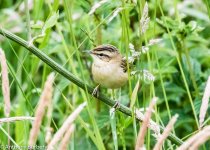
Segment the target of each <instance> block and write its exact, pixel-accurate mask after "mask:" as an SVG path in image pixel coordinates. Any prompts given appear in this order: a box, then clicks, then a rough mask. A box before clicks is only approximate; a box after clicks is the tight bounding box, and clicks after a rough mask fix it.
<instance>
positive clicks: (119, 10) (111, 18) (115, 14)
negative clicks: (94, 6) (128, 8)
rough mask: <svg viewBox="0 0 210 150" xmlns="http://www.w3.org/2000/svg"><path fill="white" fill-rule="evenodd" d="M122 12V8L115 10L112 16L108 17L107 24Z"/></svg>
mask: <svg viewBox="0 0 210 150" xmlns="http://www.w3.org/2000/svg"><path fill="white" fill-rule="evenodd" d="M122 10H123V8H121V7H119V8H117V9H116V10H115V11H114V12H113V14H112V15H111V16H110V17H109V19H108V21H107V23H110V22H111V21H112V20H113V19H114V18H115V17H116V16H117V15H118V14H119V12H121V11H122Z"/></svg>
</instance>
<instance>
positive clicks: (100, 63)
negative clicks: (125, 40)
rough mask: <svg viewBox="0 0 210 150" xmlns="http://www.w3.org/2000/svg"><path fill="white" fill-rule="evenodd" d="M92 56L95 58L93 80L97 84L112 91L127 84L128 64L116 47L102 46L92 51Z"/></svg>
mask: <svg viewBox="0 0 210 150" xmlns="http://www.w3.org/2000/svg"><path fill="white" fill-rule="evenodd" d="M90 55H91V56H92V57H93V64H92V75H93V80H94V81H95V82H96V83H97V84H99V85H100V86H103V87H106V88H110V89H117V88H120V87H122V86H123V85H125V84H126V82H127V81H128V73H127V63H126V60H125V59H123V57H122V55H121V54H120V53H119V51H118V49H117V48H116V47H114V46H112V45H108V44H107V45H100V46H97V47H96V48H94V49H93V50H91V51H90ZM97 88H98V86H97ZM97 88H96V90H97Z"/></svg>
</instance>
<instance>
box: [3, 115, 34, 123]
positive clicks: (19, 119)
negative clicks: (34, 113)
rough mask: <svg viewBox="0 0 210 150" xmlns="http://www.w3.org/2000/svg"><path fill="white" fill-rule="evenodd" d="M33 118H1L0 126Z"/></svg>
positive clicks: (32, 118)
mask: <svg viewBox="0 0 210 150" xmlns="http://www.w3.org/2000/svg"><path fill="white" fill-rule="evenodd" d="M34 119H35V118H34V117H26V116H18V117H9V118H1V119H0V124H1V123H5V122H14V121H25V120H32V121H33V120H34Z"/></svg>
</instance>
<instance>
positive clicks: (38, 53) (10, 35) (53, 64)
mask: <svg viewBox="0 0 210 150" xmlns="http://www.w3.org/2000/svg"><path fill="white" fill-rule="evenodd" d="M0 34H1V35H3V36H5V37H7V38H9V39H10V40H12V41H14V42H16V43H18V44H20V45H22V46H23V47H25V48H26V49H27V50H29V51H30V52H31V53H33V54H34V55H36V56H37V57H38V58H39V59H41V60H42V61H43V62H44V63H46V64H47V65H48V66H50V67H51V68H52V69H53V70H55V71H57V72H58V73H59V74H61V75H62V76H63V77H65V78H66V79H68V80H69V81H71V82H73V83H74V84H76V85H77V86H78V87H80V88H82V89H83V90H86V88H87V91H88V93H89V94H92V92H93V90H94V88H93V87H91V86H89V85H87V84H86V83H84V82H83V81H81V80H80V79H78V78H77V77H75V76H74V75H73V74H72V73H71V72H69V71H67V70H66V69H65V68H63V67H62V66H61V65H59V64H58V63H56V62H55V61H54V60H53V59H51V58H50V57H49V56H47V55H46V54H45V53H43V52H42V51H41V50H39V49H38V48H37V47H35V46H34V45H30V44H29V43H28V42H27V41H25V40H24V39H22V38H20V37H18V36H16V35H15V34H13V33H11V32H9V31H7V30H5V29H3V28H0ZM96 98H98V99H99V100H100V101H102V102H104V103H105V104H107V105H109V106H111V107H112V106H114V104H115V103H116V101H114V100H111V99H109V98H108V97H106V96H105V95H104V94H102V93H99V95H98V97H96ZM118 110H119V111H121V112H122V113H124V114H126V115H128V116H132V111H131V109H129V108H128V107H126V106H124V105H122V104H120V103H119V108H118ZM135 118H136V119H137V120H139V121H142V120H140V119H139V118H138V117H137V116H135ZM160 130H161V131H163V130H164V128H163V127H162V126H160ZM169 139H170V140H171V141H172V142H174V143H175V144H177V145H181V144H182V143H183V141H182V140H181V139H179V138H178V137H177V136H175V135H173V134H170V135H169Z"/></svg>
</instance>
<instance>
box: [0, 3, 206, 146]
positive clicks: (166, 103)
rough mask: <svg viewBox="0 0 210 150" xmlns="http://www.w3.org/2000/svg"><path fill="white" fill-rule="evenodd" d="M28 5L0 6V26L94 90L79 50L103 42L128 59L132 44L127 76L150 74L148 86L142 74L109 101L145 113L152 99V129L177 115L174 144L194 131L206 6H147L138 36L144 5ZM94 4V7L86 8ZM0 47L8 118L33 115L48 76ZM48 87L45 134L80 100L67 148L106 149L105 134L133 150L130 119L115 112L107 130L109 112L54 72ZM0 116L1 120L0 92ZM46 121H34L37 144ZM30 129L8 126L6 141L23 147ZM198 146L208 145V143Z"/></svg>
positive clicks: (32, 61) (7, 45) (16, 51)
mask: <svg viewBox="0 0 210 150" xmlns="http://www.w3.org/2000/svg"><path fill="white" fill-rule="evenodd" d="M25 2H27V0H26V1H25ZM28 3H29V5H28V9H27V8H25V5H24V1H22V0H0V27H1V28H4V29H7V30H8V31H10V32H12V33H15V34H16V35H18V36H20V37H21V38H23V39H25V40H27V41H31V40H32V39H33V44H34V45H35V46H36V47H38V48H39V49H41V50H42V51H43V52H44V53H45V54H47V55H48V56H50V57H51V58H52V59H53V60H55V61H56V62H58V63H59V64H60V65H62V66H64V67H65V68H66V69H68V70H69V71H70V72H72V73H73V74H74V75H75V76H76V77H78V78H80V79H81V80H82V81H83V82H84V83H87V84H88V85H91V86H96V85H95V84H94V82H93V80H92V77H91V72H90V67H91V62H92V60H91V58H90V57H89V56H87V55H85V54H83V52H82V51H84V50H90V49H92V48H93V47H95V46H96V45H100V44H107V43H108V44H112V45H115V46H116V47H118V48H119V50H120V52H121V53H122V55H124V56H126V57H129V56H131V55H132V54H133V52H132V50H131V49H130V47H129V44H130V45H131V44H133V45H134V47H135V50H136V51H137V52H142V50H143V49H145V48H146V49H147V52H146V53H143V52H142V53H141V55H140V56H139V59H138V60H137V62H136V63H135V67H134V68H133V71H135V70H143V69H145V70H148V71H149V72H150V73H152V74H153V75H154V76H155V80H154V82H153V81H150V80H149V79H146V78H142V74H139V75H135V76H131V77H130V79H129V83H128V85H127V86H124V87H123V88H121V89H118V90H116V92H115V94H116V96H115V97H117V99H118V100H120V102H121V103H123V104H124V105H126V106H129V104H130V101H133V102H135V105H134V106H133V108H134V107H135V108H146V107H147V106H148V104H149V102H150V100H151V99H152V97H154V96H157V97H158V98H159V99H158V102H157V105H156V108H155V112H154V114H153V117H152V118H153V120H154V121H155V122H156V123H158V124H160V125H162V126H165V125H166V124H167V122H168V121H169V119H170V118H171V117H172V116H173V115H174V114H178V115H179V118H178V120H177V122H176V124H175V126H174V130H173V133H174V134H175V135H176V136H177V137H178V138H180V139H183V140H185V139H186V138H187V137H188V136H190V135H192V134H193V133H194V132H196V131H197V130H198V120H199V119H198V116H199V111H200V106H201V100H202V97H203V92H204V89H205V85H206V81H207V79H208V76H209V75H210V42H209V41H210V20H209V16H210V6H209V1H208V0H203V1H202V0H194V1H191V0H184V1H180V0H173V1H166V0H165V1H164V0H150V1H148V2H147V3H148V12H149V13H148V17H149V18H150V21H149V23H148V29H147V30H146V29H145V30H146V32H142V30H143V29H142V28H143V27H142V24H141V23H140V20H141V18H142V14H143V8H144V6H145V1H141V0H121V1H120V0H107V1H105V2H104V3H103V4H102V3H100V2H99V1H95V0H74V1H73V0H63V1H59V0H46V1H44V0H28ZM96 4H98V5H99V7H98V8H97V9H95V10H94V9H93V6H95V5H96ZM91 11H92V12H91ZM157 38H158V39H160V40H159V42H158V43H156V44H154V45H151V46H150V42H149V41H151V39H157ZM0 47H1V48H2V49H3V50H4V52H5V55H6V58H7V64H8V66H9V81H10V95H11V96H10V98H11V114H10V116H34V112H35V109H36V106H37V104H38V100H39V97H40V94H41V92H42V89H43V86H44V83H45V81H46V78H47V76H48V75H49V73H50V72H53V70H52V69H51V68H50V67H48V66H47V65H46V64H45V63H43V62H42V61H41V60H40V59H38V58H37V57H35V56H34V55H33V54H31V53H30V52H28V51H27V50H26V49H25V48H23V47H22V46H20V45H19V44H17V43H15V42H12V41H11V40H8V39H7V38H6V37H4V36H0ZM138 82H139V83H140V84H139V85H138V84H137V83H138ZM135 87H137V89H138V93H137V96H136V95H135V93H136V92H137V91H136V90H134V89H135ZM54 88H55V89H54V93H53V100H52V101H53V113H52V121H51V127H52V128H53V133H55V132H56V131H57V130H58V129H59V128H60V127H61V125H62V124H63V122H64V121H65V119H66V118H67V117H68V115H69V114H70V113H71V112H72V111H73V110H74V109H75V108H77V106H78V105H79V104H80V103H82V102H85V101H88V106H87V108H86V109H84V110H83V111H82V113H81V114H80V118H79V119H77V120H76V122H75V123H76V129H75V131H74V134H73V136H72V137H71V140H70V143H69V144H70V146H69V148H71V149H91V150H92V149H99V148H101V147H103V146H102V145H104V147H105V148H106V149H114V142H113V138H112V134H113V132H116V133H117V137H118V147H119V149H123V148H124V149H125V148H126V149H134V147H135V141H136V136H137V134H138V130H139V128H140V127H141V125H140V124H139V123H138V122H135V121H134V120H133V119H132V117H128V116H126V115H124V114H122V113H120V112H116V118H115V121H116V127H117V130H116V131H113V130H111V122H112V121H110V120H111V119H110V115H109V110H110V108H111V107H108V106H107V105H105V104H104V103H102V102H101V103H100V104H99V103H98V102H97V100H96V99H95V98H93V97H92V96H88V95H87V94H86V92H85V91H83V90H81V89H79V88H78V87H77V86H76V85H74V84H72V83H71V82H70V81H68V80H67V79H65V78H64V77H62V76H61V75H59V74H56V78H55V81H54ZM101 92H103V93H105V94H106V95H107V96H108V97H112V94H111V93H112V92H111V91H109V90H107V89H105V88H102V89H101ZM99 107H100V108H99ZM142 110H143V112H144V109H142ZM0 117H1V118H4V117H5V116H4V103H3V95H2V92H1V91H0ZM209 119H210V118H209V115H208V112H207V116H206V118H205V125H208V124H209ZM48 120H49V118H47V117H45V119H44V120H43V122H42V126H41V129H40V133H39V136H38V140H37V145H46V143H45V136H46V127H47V124H48ZM112 123H113V122H112ZM1 127H2V128H1V130H0V144H1V145H7V138H8V136H7V134H6V133H7V124H1ZM30 128H31V122H30V121H19V122H13V123H10V136H11V137H12V139H13V140H14V141H15V143H16V144H17V145H27V144H28V138H29V132H30ZM88 131H90V132H88ZM152 134H153V133H152V131H150V132H148V134H147V137H146V139H145V146H146V148H147V149H150V148H152V147H153V146H154V144H155V141H156V140H155V138H154V137H153V136H152ZM91 135H93V136H96V137H97V138H99V139H97V138H96V139H97V140H96V141H93V140H94V139H95V138H91ZM100 139H101V140H102V141H103V143H102V144H101V143H100ZM172 146H173V148H175V146H174V145H173V143H172V142H170V141H169V140H167V141H166V142H165V147H164V148H165V149H170V147H172ZM205 146H206V148H207V149H208V147H210V145H209V143H208V142H207V143H206V145H205ZM205 146H204V147H203V149H205Z"/></svg>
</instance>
